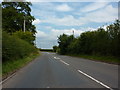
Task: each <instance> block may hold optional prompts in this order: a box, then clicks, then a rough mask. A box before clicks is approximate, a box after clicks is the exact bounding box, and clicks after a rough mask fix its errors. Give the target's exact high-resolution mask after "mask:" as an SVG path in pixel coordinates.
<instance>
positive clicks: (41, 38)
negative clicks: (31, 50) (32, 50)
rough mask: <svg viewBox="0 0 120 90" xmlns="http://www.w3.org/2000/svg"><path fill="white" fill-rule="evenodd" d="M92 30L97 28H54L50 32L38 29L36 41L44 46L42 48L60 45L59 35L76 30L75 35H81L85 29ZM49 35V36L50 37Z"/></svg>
mask: <svg viewBox="0 0 120 90" xmlns="http://www.w3.org/2000/svg"><path fill="white" fill-rule="evenodd" d="M91 30H96V29H94V28H90V27H88V28H82V29H75V28H71V29H61V30H60V29H54V28H53V29H52V30H51V31H50V32H49V33H45V32H43V31H39V30H38V31H37V34H36V37H37V38H36V43H37V46H38V47H40V48H41V47H42V48H52V46H53V45H58V43H57V37H58V36H59V35H62V34H63V33H64V34H67V35H72V34H73V31H74V35H75V36H76V37H77V36H80V34H81V33H83V32H85V31H91ZM48 37H49V38H48Z"/></svg>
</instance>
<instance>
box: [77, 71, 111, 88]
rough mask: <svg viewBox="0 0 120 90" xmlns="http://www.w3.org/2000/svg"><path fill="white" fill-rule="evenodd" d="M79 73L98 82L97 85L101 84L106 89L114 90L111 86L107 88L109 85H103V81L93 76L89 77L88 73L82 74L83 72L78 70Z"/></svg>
mask: <svg viewBox="0 0 120 90" xmlns="http://www.w3.org/2000/svg"><path fill="white" fill-rule="evenodd" d="M78 72H80V73H81V74H83V75H85V76H87V77H88V78H90V79H92V80H93V81H95V82H97V83H99V84H101V85H102V86H104V87H106V88H108V89H110V90H113V89H112V88H110V87H109V86H107V85H105V84H103V83H102V82H101V81H98V80H97V79H95V78H93V77H92V76H90V75H88V74H86V73H84V72H82V71H81V70H78Z"/></svg>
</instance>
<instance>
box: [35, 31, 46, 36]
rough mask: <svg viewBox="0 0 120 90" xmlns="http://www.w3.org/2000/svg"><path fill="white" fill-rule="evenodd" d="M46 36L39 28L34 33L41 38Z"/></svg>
mask: <svg viewBox="0 0 120 90" xmlns="http://www.w3.org/2000/svg"><path fill="white" fill-rule="evenodd" d="M46 36H47V34H45V32H42V31H40V30H37V33H36V37H37V38H38V37H41V38H44V37H46Z"/></svg>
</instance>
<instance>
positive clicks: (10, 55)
mask: <svg viewBox="0 0 120 90" xmlns="http://www.w3.org/2000/svg"><path fill="white" fill-rule="evenodd" d="M35 52H37V49H36V48H35V47H34V46H33V45H31V44H29V43H28V42H26V41H24V40H22V39H20V38H18V37H16V36H14V35H9V34H7V33H6V32H3V37H2V58H3V59H2V60H3V62H5V61H7V60H16V59H19V58H23V57H26V56H28V55H29V54H31V53H35Z"/></svg>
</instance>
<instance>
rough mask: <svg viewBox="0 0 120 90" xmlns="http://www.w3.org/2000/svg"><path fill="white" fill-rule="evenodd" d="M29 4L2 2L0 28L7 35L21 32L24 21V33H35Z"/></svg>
mask: <svg viewBox="0 0 120 90" xmlns="http://www.w3.org/2000/svg"><path fill="white" fill-rule="evenodd" d="M31 5H32V4H31V3H30V2H2V27H3V30H4V31H6V32H7V33H10V34H11V33H13V32H16V31H19V30H23V29H24V28H23V27H24V26H23V24H24V20H25V24H26V27H25V28H26V31H30V32H33V33H35V32H36V31H35V26H34V25H32V21H33V20H35V18H34V17H33V16H32V15H31V13H30V12H31V8H30V6H31Z"/></svg>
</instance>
